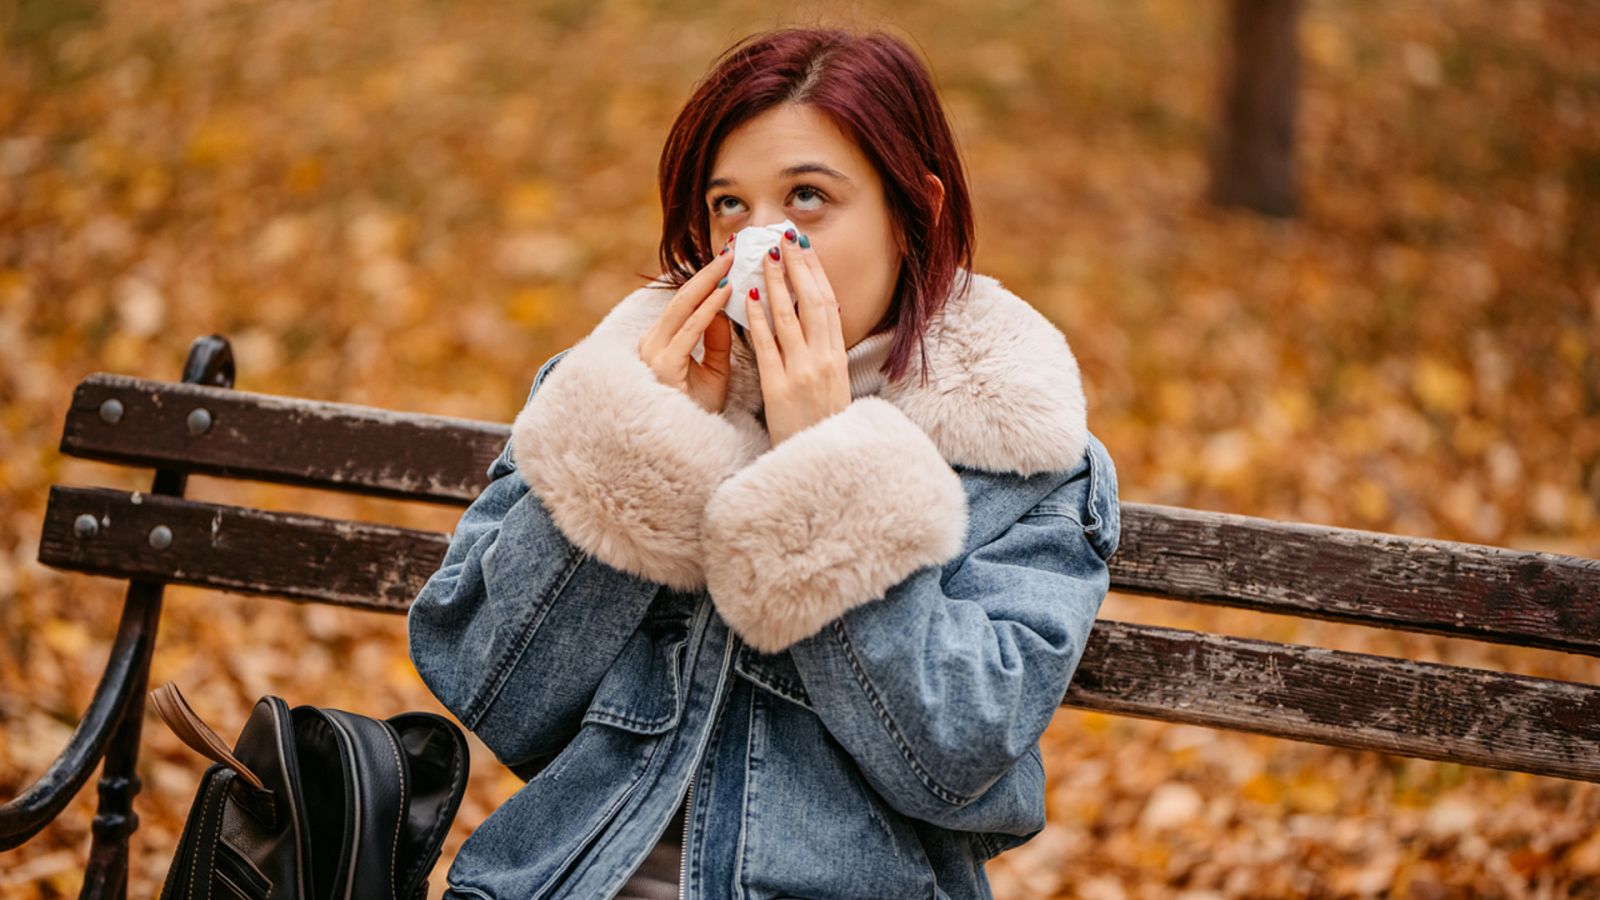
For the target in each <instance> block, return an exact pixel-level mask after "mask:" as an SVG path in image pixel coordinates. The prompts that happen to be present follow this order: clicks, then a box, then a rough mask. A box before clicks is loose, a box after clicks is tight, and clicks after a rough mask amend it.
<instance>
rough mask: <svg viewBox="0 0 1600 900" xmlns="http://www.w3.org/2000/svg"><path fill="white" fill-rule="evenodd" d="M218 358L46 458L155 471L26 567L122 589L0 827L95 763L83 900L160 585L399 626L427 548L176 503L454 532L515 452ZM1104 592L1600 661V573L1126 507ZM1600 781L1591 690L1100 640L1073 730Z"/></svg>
mask: <svg viewBox="0 0 1600 900" xmlns="http://www.w3.org/2000/svg"><path fill="white" fill-rule="evenodd" d="M233 376H234V372H233V360H232V354H231V351H230V349H229V346H228V343H227V342H226V340H224V339H223V338H221V337H219V336H216V335H212V336H209V337H203V338H200V339H198V340H196V341H195V342H194V345H193V347H192V348H191V350H190V353H189V357H188V360H187V363H186V365H185V367H184V377H183V381H182V382H179V383H174V382H166V381H154V380H148V379H143V378H132V377H127V376H123V375H108V374H98V373H97V374H94V375H91V376H89V377H88V378H85V379H84V380H83V382H82V383H80V384H79V385H78V386H77V389H76V390H75V392H74V394H73V398H72V405H71V408H70V409H69V410H68V412H67V417H66V427H65V431H64V433H63V435H62V438H61V452H63V453H65V454H70V455H73V456H79V457H85V458H89V459H95V460H101V461H104V462H109V463H116V464H120V465H127V466H138V467H146V468H152V469H154V470H155V478H154V483H153V484H152V486H151V489H150V490H149V491H146V492H138V493H132V492H127V491H122V490H108V489H104V488H93V487H72V486H65V485H55V486H53V487H52V488H51V490H50V497H49V503H48V507H47V509H46V512H45V517H44V531H43V536H42V538H41V540H40V543H39V560H40V562H42V563H44V564H46V565H49V566H54V567H57V568H61V569H68V570H73V571H78V572H87V573H91V574H96V575H106V576H111V577H115V578H123V579H127V580H128V582H129V584H128V591H127V599H126V602H125V605H124V608H123V612H122V619H121V623H120V625H119V627H118V631H117V635H116V638H115V642H114V644H113V647H112V650H111V654H110V658H109V662H108V664H107V668H106V671H105V673H104V675H103V676H102V678H101V681H100V684H99V686H98V688H97V689H96V691H95V694H94V698H93V700H92V701H91V703H90V706H89V709H88V711H87V712H86V714H85V715H84V717H83V720H82V721H81V723H80V724H79V725H78V728H77V730H76V731H74V732H73V734H72V737H71V739H70V741H69V742H68V745H67V747H66V748H65V749H64V750H63V751H62V753H61V755H60V756H59V757H58V758H57V760H56V762H55V763H54V764H53V765H52V766H50V768H49V769H48V770H47V771H46V772H45V773H44V774H43V775H42V776H41V777H40V778H39V780H38V781H37V782H36V783H35V784H34V785H33V786H32V787H31V788H29V789H28V790H27V791H26V792H25V793H24V794H22V795H21V796H20V797H17V798H16V799H14V800H12V801H11V802H10V803H7V804H6V805H5V806H4V807H3V809H0V851H3V850H7V849H11V848H13V847H16V846H18V845H20V844H22V843H23V842H25V841H27V840H28V838H29V837H31V836H32V835H34V834H35V833H37V832H38V831H39V830H40V829H41V828H43V827H44V826H45V825H46V824H47V823H49V822H50V821H51V819H52V818H54V817H55V816H56V815H57V814H58V813H59V812H60V811H61V810H62V808H63V807H65V806H66V805H67V803H68V802H69V801H70V800H71V798H72V797H73V796H74V795H75V794H76V793H77V791H78V790H79V788H80V787H82V785H83V784H84V783H85V782H86V781H87V780H88V778H89V775H90V773H91V772H92V771H93V770H94V768H95V766H96V765H97V764H98V763H100V762H101V761H102V760H104V763H105V766H104V769H103V771H102V774H101V778H100V784H99V788H100V803H99V811H98V815H97V816H96V817H95V821H94V837H93V844H92V847H91V851H90V860H89V866H88V874H87V877H86V878H85V881H84V885H83V891H82V894H81V896H84V897H120V896H122V895H123V894H124V893H125V887H126V871H127V863H128V859H127V856H128V836H129V834H130V833H131V832H132V831H133V830H134V829H135V828H136V827H137V822H138V818H137V816H136V815H135V814H134V813H133V810H132V804H133V797H134V795H135V794H136V793H138V791H139V781H138V779H137V778H136V777H135V776H134V760H135V757H136V755H137V753H138V747H139V731H140V723H141V721H142V717H143V710H144V697H145V690H146V679H147V674H148V671H149V665H150V655H151V653H152V651H153V649H154V646H155V637H156V630H157V625H158V623H159V619H160V613H161V597H162V589H163V585H165V584H169V583H182V584H190V585H199V586H202V587H208V588H216V589H220V590H225V591H234V592H246V593H252V594H262V595H268V596H275V597H281V598H287V599H289V600H295V601H301V602H314V603H330V604H337V605H341V606H349V607H356V608H360V609H368V610H375V611H378V612H386V613H395V614H399V613H404V612H405V611H406V609H407V607H408V605H409V604H410V602H411V600H412V598H413V597H414V596H415V595H416V593H417V592H418V590H419V589H420V588H421V587H422V585H423V583H424V582H425V581H426V580H427V578H428V576H429V575H430V574H431V573H432V572H433V571H434V570H435V569H436V568H437V566H438V564H439V562H440V560H441V559H442V558H443V555H444V552H445V548H446V546H447V544H448V540H449V537H448V535H446V534H440V533H435V532H429V531H419V530H414V529H407V528H398V527H393V526H389V525H381V524H374V523H369V522H353V521H343V520H338V519H330V518H324V517H319V516H314V515H304V514H294V513H285V512H271V511H266V510H260V509H247V508H241V507H234V506H227V505H218V504H213V503H202V502H197V501H193V500H186V499H184V498H183V493H184V485H185V479H186V477H187V475H188V474H189V473H191V472H195V473H204V474H207V475H212V476H222V477H227V478H240V479H253V480H259V481H270V482H280V483H285V484H292V485H302V486H308V487H314V488H321V489H326V490H332V491H349V492H355V493H359V494H368V495H376V496H382V497H391V498H401V499H406V500H422V501H429V502H435V503H444V504H454V505H456V506H465V505H466V504H467V503H470V502H471V501H472V499H473V498H474V497H476V496H477V494H478V493H479V491H481V490H482V488H483V487H484V484H485V478H486V477H487V476H486V472H487V469H488V467H489V464H490V463H491V462H492V461H493V460H494V459H495V458H496V457H497V456H498V455H499V454H500V453H501V451H502V450H503V449H504V447H505V444H506V442H507V440H508V438H509V433H510V432H509V426H507V425H502V424H493V423H487V422H475V421H468V420H463V419H454V418H445V417H439V416H430V415H422V414H418V413H405V412H393V411H388V410H381V409H373V408H370V407H362V406H354V405H348V404H340V403H327V402H320V401H314V400H306V399H298V398H293V397H281V396H272V395H266V394H256V393H248V392H244V391H238V390H233V389H232V385H233V380H234V378H233ZM1121 511H1122V542H1121V546H1120V549H1119V550H1118V552H1117V554H1116V555H1115V556H1114V557H1113V558H1112V562H1111V580H1112V588H1113V589H1114V590H1117V591H1121V592H1127V593H1134V594H1144V595H1152V596H1159V597H1166V598H1172V599H1178V600H1187V601H1191V602H1197V603H1207V604H1217V605H1222V606H1233V607H1242V608H1247V609H1252V610H1260V611H1264V612H1271V613H1278V614H1283V615H1290V616H1305V617H1313V618H1320V619H1329V620H1335V621H1339V622H1352V623H1358V624H1361V625H1369V626H1378V627H1382V628H1392V629H1405V630H1410V631H1417V632H1427V633H1431V634H1439V635H1447V636H1450V637H1456V638H1472V639H1477V640H1482V641H1496V642H1500V643H1506V644H1516V645H1522V646H1527V647H1542V648H1549V649H1555V650H1563V651H1567V652H1571V653H1581V654H1586V655H1589V656H1595V655H1600V561H1597V560H1591V559H1582V558H1577V557H1569V556H1560V555H1555V554H1550V553H1532V552H1524V551H1516V550H1507V549H1501V548H1496V547H1486V546H1479V545H1473V544H1463V543H1454V542H1446V541H1434V540H1422V539H1417V538H1409V537H1399V536H1393V535H1386V534H1378V533H1374V532H1367V531H1353V530H1348V529H1340V528H1327V527H1321V526H1313V525H1304V524H1294V523H1287V522H1277V521H1270V520H1266V519H1260V518H1254V517H1250V516H1238V515H1224V514H1219V513H1213V512H1200V511H1196V510H1190V509H1181V508H1176V507H1168V506H1155V505H1147V504H1139V503H1124V504H1122V507H1121ZM1064 705H1067V706H1074V707H1080V708H1084V709H1092V710H1102V711H1105V712H1110V713H1120V714H1124V715H1131V716H1140V717H1145V718H1150V719H1160V720H1166V721H1171V722H1185V723H1191V724H1196V725H1205V726H1211V727H1216V728H1229V729H1237V730H1242V731H1251V732H1257V733H1261V734H1267V735H1275V736H1278V737H1286V738H1294V739H1296V740H1302V741H1312V742H1316V743H1320V744H1328V745H1332V746H1337V747H1349V748H1355V749H1361V750H1379V751H1383V752H1385V753H1392V754H1399V755H1404V756H1415V757H1424V758H1428V759H1435V760H1449V761H1455V762H1460V763H1467V764H1471V765H1475V766H1490V767H1494V768H1500V769H1511V770H1519V771H1523V772H1530V773H1535V774H1539V775H1551V776H1556V777H1561V778H1571V779H1581V780H1585V781H1600V686H1595V685H1591V684H1582V683H1574V682H1566V681H1557V680H1551V679H1543V678H1532V677H1528V676H1523V675H1516V674H1507V673H1501V672H1495V671H1487V670H1483V669H1473V668H1464V667H1458V666H1449V665H1440V664H1436V663H1428V662H1419V661H1414V660H1408V659H1396V658H1390V657H1385V656H1375V655H1370V654H1362V653H1351V652H1344V651H1337V650H1329V649H1322V648H1317V647H1308V646H1299V645H1291V644H1281V643H1273V642H1268V641H1260V640H1249V639H1243V638H1237V637H1228V636H1222V635H1215V634H1208V633H1205V632H1198V631H1188V630H1181V629H1174V628H1164V627H1156V626H1151V625H1140V624H1131V623H1124V622H1115V621H1108V620H1105V619H1102V620H1100V622H1099V623H1098V624H1097V625H1096V627H1095V629H1094V631H1093V633H1092V634H1091V636H1090V640H1089V645H1088V649H1087V651H1086V654H1085V656H1084V659H1083V661H1082V663H1081V665H1080V667H1079V669H1078V672H1077V675H1076V677H1075V679H1074V681H1073V684H1072V687H1071V689H1070V690H1069V691H1068V693H1067V696H1066V699H1065V704H1064Z"/></svg>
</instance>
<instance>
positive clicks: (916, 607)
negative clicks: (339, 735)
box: [409, 285, 1120, 900]
mask: <svg viewBox="0 0 1600 900" xmlns="http://www.w3.org/2000/svg"><path fill="white" fill-rule="evenodd" d="M988 286H989V287H990V289H991V290H993V289H994V287H995V286H994V285H988ZM656 308H658V307H653V309H656ZM580 346H581V345H580ZM576 349H577V348H569V349H568V350H565V351H562V352H561V353H560V354H557V355H556V356H555V357H554V358H552V359H551V360H550V361H549V362H547V363H546V364H545V365H544V366H543V367H542V368H541V369H540V370H539V373H538V375H537V377H536V378H535V380H534V385H533V389H532V391H530V393H529V407H528V409H532V408H534V406H535V403H534V401H535V398H536V397H537V396H538V395H539V393H540V391H541V384H543V383H544V382H546V379H547V377H549V376H550V375H551V374H552V373H553V372H554V371H556V370H557V367H558V364H560V363H561V362H562V360H563V358H564V357H566V356H567V355H568V354H571V353H573V352H574V350H576ZM1063 349H1064V348H1063ZM1074 372H1075V369H1074ZM553 383H554V382H552V384H553ZM864 403H865V401H864V400H858V401H856V403H855V404H853V406H861V405H864ZM525 412H526V410H525ZM841 415H842V414H841ZM896 415H898V413H896ZM813 427H814V428H820V426H813ZM1082 438H1083V439H1084V443H1083V444H1082V449H1081V454H1080V455H1079V456H1078V457H1077V458H1076V461H1075V462H1073V463H1071V464H1070V465H1065V466H1055V467H1052V468H1047V469H1044V470H1042V471H1037V472H1032V473H1030V474H1027V475H1023V474H1020V473H1019V472H1017V471H993V470H992V469H994V468H998V467H995V466H991V467H990V469H991V470H985V469H981V468H977V467H973V466H967V465H962V464H960V463H957V462H952V463H950V469H951V470H952V471H953V472H954V474H955V475H956V476H958V479H959V481H958V482H954V481H953V482H952V483H959V487H960V495H961V496H960V497H958V498H957V499H958V500H959V501H961V502H964V504H965V509H966V516H965V520H964V522H963V523H962V524H964V526H965V527H964V528H962V529H960V530H959V531H958V532H957V534H958V535H960V536H961V539H960V541H959V542H958V543H959V552H956V553H954V554H945V553H940V554H939V556H938V559H940V561H939V562H936V563H934V564H928V565H922V566H920V567H918V568H916V569H914V570H913V571H910V572H909V574H905V575H904V576H903V577H899V578H898V579H897V580H896V581H895V582H894V583H893V584H891V585H889V586H888V587H887V589H885V590H882V591H875V590H873V589H872V588H870V587H869V588H867V589H866V590H868V591H869V592H870V598H868V597H867V596H866V595H863V598H862V601H863V602H857V603H855V604H854V605H850V606H849V607H848V608H845V609H844V610H843V611H842V613H840V614H838V615H837V616H835V617H832V618H830V619H827V620H826V621H825V622H822V621H821V620H819V622H820V624H812V625H808V626H806V628H805V629H804V632H805V633H804V636H798V637H797V639H792V640H791V639H789V638H785V639H784V642H785V645H784V646H783V648H782V649H781V650H778V651H777V652H763V650H760V649H757V648H756V647H752V646H751V645H750V642H749V641H747V640H745V639H744V638H742V637H741V631H744V630H745V629H742V628H741V629H735V628H732V627H730V625H729V622H728V620H727V619H726V618H725V616H724V615H723V614H722V612H721V608H722V606H721V605H719V602H718V601H720V600H721V599H722V598H721V596H720V595H719V596H714V595H718V594H719V592H720V593H721V595H726V594H727V593H728V592H729V591H730V590H731V588H730V587H728V585H732V584H735V583H736V582H734V581H730V580H726V579H724V580H722V581H719V580H718V578H717V576H714V575H713V576H711V577H710V579H709V584H707V585H705V586H701V587H698V588H694V587H674V586H671V585H669V584H666V583H663V582H662V581H660V580H652V579H651V578H648V577H644V576H643V575H641V574H638V573H636V572H630V571H626V570H625V568H619V567H618V566H619V565H621V566H624V567H627V566H630V565H631V561H632V560H633V559H634V558H633V557H630V556H627V555H625V554H622V553H620V552H616V553H614V552H613V551H612V549H611V547H610V546H609V545H606V544H600V543H596V544H593V545H592V546H593V548H594V550H593V551H592V552H591V550H586V549H583V548H582V547H580V546H578V545H577V544H575V543H574V541H573V540H572V539H571V536H570V535H569V532H570V534H571V535H577V534H581V533H583V532H581V530H580V529H579V527H578V526H577V525H575V524H569V526H568V528H567V529H566V530H564V529H563V528H562V527H560V526H559V525H558V524H557V521H556V519H555V518H554V517H553V515H552V511H551V506H552V505H558V504H563V503H565V502H566V501H565V500H560V501H554V502H553V503H552V504H547V503H546V502H545V501H544V500H542V499H541V497H540V496H539V494H537V493H535V492H533V491H531V490H530V487H529V484H528V482H527V480H525V478H524V477H521V476H520V475H519V473H518V465H519V460H518V459H517V457H516V455H515V453H514V448H515V447H516V446H517V443H516V438H514V439H513V442H512V443H509V444H508V445H507V447H506V450H505V452H503V453H502V454H501V456H500V457H499V458H498V459H497V460H495V462H494V463H493V464H492V466H491V467H490V469H489V472H488V475H489V478H490V483H489V485H488V486H487V487H486V488H485V489H484V491H483V493H482V494H481V495H480V496H479V497H478V498H477V499H476V500H475V501H474V502H473V503H472V504H471V505H470V506H469V507H468V508H467V510H466V511H465V513H464V514H463V515H462V517H461V520H460V523H459V524H458V526H457V528H456V530H455V532H454V533H453V535H452V538H451V542H450V546H449V549H448V552H447V554H446V556H445V559H444V562H443V564H442V565H441V567H440V568H439V570H438V571H437V572H436V573H435V574H434V575H433V576H432V577H431V578H430V579H429V581H428V582H427V584H426V585H425V587H424V588H423V589H422V591H421V592H420V594H419V595H418V596H417V598H416V600H415V602H414V604H413V605H412V607H411V611H410V614H409V630H410V649H411V656H412V659H413V661H414V663H415V665H416V667H417V670H418V672H419V673H420V674H421V676H422V678H423V680H424V681H425V682H426V684H427V685H428V686H429V688H430V689H431V690H432V691H433V692H434V694H435V695H436V696H437V697H438V698H439V700H440V702H441V703H442V704H444V706H445V707H446V708H448V709H449V710H450V711H451V712H452V713H454V714H455V715H456V716H457V718H458V719H459V720H460V721H461V722H462V724H463V725H464V726H465V727H467V728H468V729H470V730H471V731H473V732H474V733H476V734H477V735H478V737H479V738H481V739H482V740H483V742H484V743H485V744H486V745H487V746H488V747H489V748H490V749H491V750H492V751H493V752H494V753H495V755H496V757H497V758H498V759H499V760H500V761H502V762H503V763H505V764H506V765H508V766H511V767H513V768H514V769H515V770H517V771H518V773H519V774H521V775H523V777H525V778H530V779H531V780H528V781H527V783H526V784H525V785H524V786H523V787H522V788H521V789H520V790H519V791H518V792H517V793H516V794H515V795H513V796H512V797H510V798H509V799H508V800H507V801H506V802H505V803H504V804H503V805H502V806H500V807H499V808H498V809H497V810H496V811H495V812H494V813H493V814H492V815H491V816H490V817H489V818H488V819H487V820H486V821H484V822H483V823H482V824H481V825H480V826H479V827H478V828H477V829H476V830H475V831H474V832H473V834H472V835H471V836H470V837H469V838H468V839H467V841H466V842H465V843H464V844H463V845H462V847H461V848H460V850H459V853H458V855H457V857H456V860H455V863H454V865H452V866H451V868H450V870H449V872H448V876H447V877H448V881H449V884H450V890H449V893H448V896H452V897H475V898H495V900H510V898H519V900H520V898H535V897H539V898H544V897H581V898H591V897H609V896H612V895H614V894H615V892H616V891H617V890H618V889H619V888H620V887H621V885H622V884H623V883H624V882H625V881H627V879H628V876H629V875H630V873H632V872H633V870H634V869H635V868H637V866H638V865H639V864H640V862H641V861H642V860H643V858H644V856H645V854H646V853H647V852H648V851H649V850H650V848H651V847H652V846H653V845H654V844H655V842H656V840H657V838H658V837H659V836H660V835H661V834H662V832H663V831H664V830H665V829H666V828H667V827H668V825H669V823H670V820H671V819H672V817H673V816H674V815H675V814H676V813H677V811H678V809H679V807H680V803H681V802H682V801H683V800H684V799H685V797H686V795H687V796H688V798H689V801H690V802H689V816H688V820H687V822H686V825H685V828H684V835H685V838H684V862H683V871H684V881H683V885H682V891H683V896H686V897H711V898H723V897H749V898H776V897H829V898H833V897H839V898H843V897H930V898H946V897H948V898H969V897H987V896H989V895H990V892H989V886H988V881H987V879H986V877H985V874H984V871H983V863H984V862H985V861H986V860H987V859H989V858H990V857H992V856H994V855H995V854H997V853H999V852H1001V851H1002V850H1006V849H1009V848H1012V847H1015V846H1017V845H1019V844H1021V843H1023V842H1024V841H1026V840H1028V839H1029V838H1030V837H1032V836H1033V835H1035V834H1036V833H1038V832H1039V830H1040V829H1041V828H1043V826H1044V824H1045V793H1044V788H1045V779H1044V770H1043V767H1042V764H1041V761H1040V755H1039V737H1040V735H1041V733H1042V732H1043V731H1044V729H1045V727H1046V725H1047V724H1048V723H1049V722H1050V720H1051V717H1052V715H1053V714H1054V713H1055V711H1056V709H1057V708H1058V706H1059V704H1060V702H1061V699H1062V697H1063V695H1064V694H1065V692H1066V690H1067V686H1068V684H1069V682H1070V680H1071V678H1072V675H1073V673H1074V671H1075V670H1076V667H1077V665H1078V661H1079V659H1080V657H1081V655H1082V653H1083V649H1084V646H1085V643H1086V641H1087V639H1088V634H1089V630H1090V628H1091V627H1092V626H1093V623H1094V621H1095V616H1096V613H1097V611H1098V610H1099V607H1100V604H1101V602H1102V600H1103V599H1104V597H1105V595H1106V592H1107V590H1108V587H1109V579H1108V572H1107V561H1108V560H1109V559H1110V557H1111V555H1112V554H1113V553H1114V552H1115V550H1116V547H1117V542H1118V538H1119V534H1120V524H1119V523H1120V517H1119V507H1118V500H1117V481H1116V472H1115V469H1114V467H1113V465H1112V462H1111V459H1110V457H1109V456H1108V455H1107V453H1106V450H1105V447H1104V446H1103V445H1102V444H1101V443H1100V441H1099V440H1098V439H1096V438H1094V437H1093V435H1092V434H1089V433H1088V432H1087V429H1084V430H1083V432H1082ZM794 440H795V439H793V438H792V439H791V441H794ZM790 443H791V442H790V441H786V442H785V443H784V445H782V446H780V447H778V448H774V449H772V450H770V451H767V452H766V454H765V456H764V457H763V458H766V457H773V456H774V455H775V454H778V453H779V452H780V451H784V450H785V448H787V447H788V446H789V444H790ZM797 443H798V442H797ZM951 446H955V445H951ZM802 449H803V448H802ZM1074 449H1076V448H1074ZM795 452H796V453H799V452H801V450H796V451H795ZM973 452H980V451H978V450H974V451H973ZM552 459H554V457H552ZM740 463H741V465H743V466H746V467H749V468H754V467H755V466H758V465H760V462H759V461H758V462H757V463H749V462H748V460H741V461H740ZM792 463H793V460H790V461H788V463H787V464H792ZM736 468H737V467H736ZM550 496H552V497H554V495H550ZM716 502H717V501H712V508H713V509H714V508H715V504H716ZM807 527H808V528H809V527H810V526H809V525H808V526H807ZM712 533H714V530H713V532H712ZM808 533H809V532H808ZM707 546H710V545H707ZM701 552H715V551H713V550H706V549H705V548H704V547H702V548H701ZM596 553H599V554H601V555H605V556H611V557H612V558H613V559H615V560H616V561H617V565H613V564H610V563H608V562H606V561H603V560H602V559H600V558H597V557H596ZM947 555H948V558H947V559H946V558H944V557H945V556H947ZM662 571H668V570H667V569H662ZM758 574H759V573H758ZM691 583H695V582H691ZM727 608H728V609H730V610H732V609H733V607H732V606H728V607H727ZM769 612H770V610H769ZM730 614H732V613H730ZM734 617H735V619H736V620H737V618H738V616H737V614H734ZM748 633H749V634H750V635H752V636H753V635H756V634H760V633H761V632H759V631H757V630H755V629H753V628H752V629H749V630H748ZM797 634H798V633H797ZM791 637H794V636H791ZM759 643H762V644H763V645H766V646H775V645H773V644H772V642H771V639H770V638H769V637H762V638H761V640H760V641H759Z"/></svg>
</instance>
